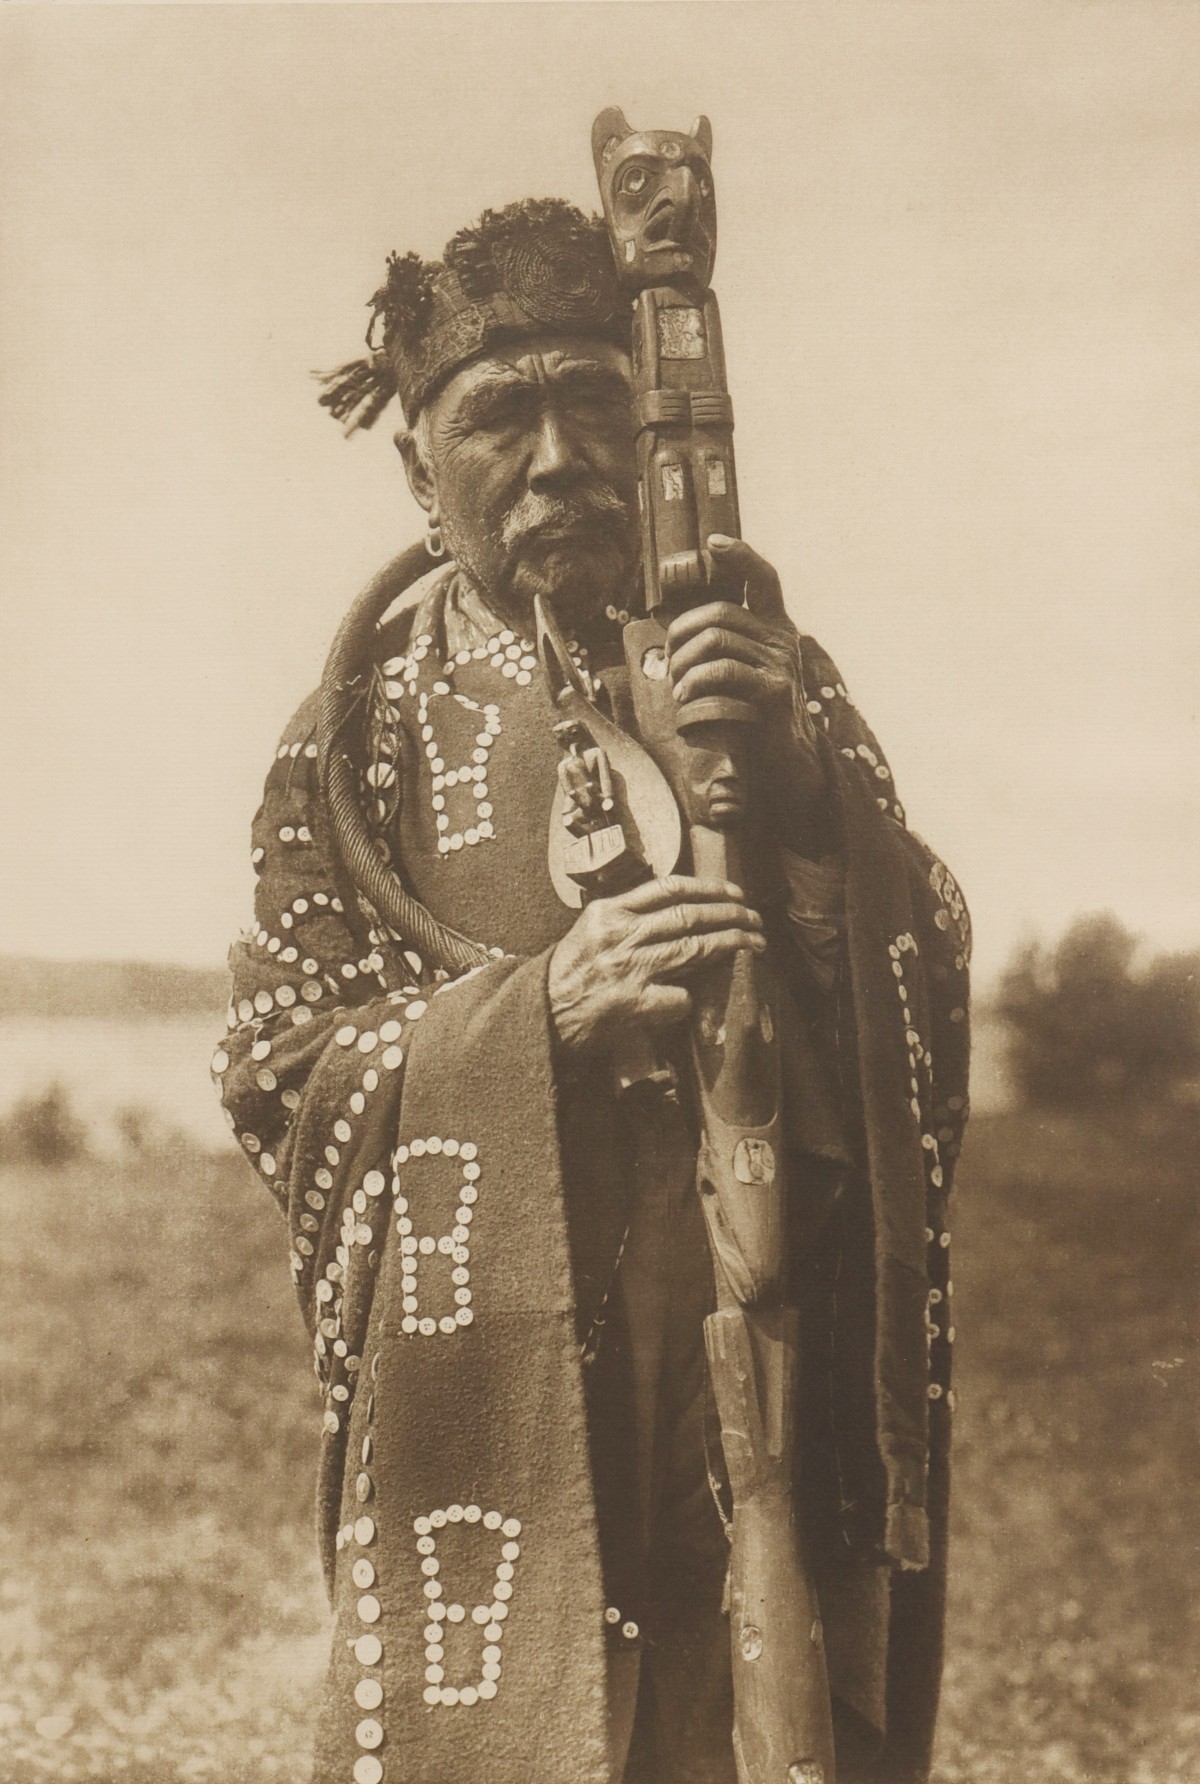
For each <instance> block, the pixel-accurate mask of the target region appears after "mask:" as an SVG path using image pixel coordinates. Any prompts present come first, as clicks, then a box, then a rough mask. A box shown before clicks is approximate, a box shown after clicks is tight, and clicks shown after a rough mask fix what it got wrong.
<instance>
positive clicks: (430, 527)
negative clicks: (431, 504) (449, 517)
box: [425, 520, 446, 558]
mask: <svg viewBox="0 0 1200 1784" xmlns="http://www.w3.org/2000/svg"><path fill="white" fill-rule="evenodd" d="M425 549H426V551H427V552H428V553H429V555H430V557H431V558H440V557H445V555H446V544H445V541H444V540H443V538H442V528H441V524H440V522H438V521H436V520H430V521H428V522H427V523H426V531H425Z"/></svg>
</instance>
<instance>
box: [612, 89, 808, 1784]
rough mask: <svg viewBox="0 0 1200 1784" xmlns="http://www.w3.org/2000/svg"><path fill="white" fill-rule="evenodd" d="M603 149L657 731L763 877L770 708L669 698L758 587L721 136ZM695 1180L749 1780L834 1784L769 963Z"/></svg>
mask: <svg viewBox="0 0 1200 1784" xmlns="http://www.w3.org/2000/svg"><path fill="white" fill-rule="evenodd" d="M592 151H593V156H594V159H595V164H596V173H597V177H598V179H599V183H600V193H601V198H602V201H603V205H604V214H605V219H606V221H607V223H608V227H609V235H610V239H611V241H612V247H613V255H614V259H615V262H616V267H617V273H618V277H619V278H620V280H621V282H622V284H623V285H624V286H625V288H626V290H627V291H628V292H629V293H630V296H631V299H632V302H633V384H634V404H635V421H636V426H637V429H638V466H639V474H640V491H639V493H640V501H641V516H642V546H643V564H644V575H645V591H646V608H647V612H648V615H649V617H648V618H646V619H644V620H634V621H631V622H630V623H629V624H628V625H627V626H626V627H625V630H624V643H625V654H626V659H627V662H628V665H629V671H630V683H631V689H632V694H633V700H634V707H635V711H636V714H637V719H638V726H639V730H640V731H641V734H642V737H643V739H644V741H645V743H646V746H647V748H648V749H649V751H650V753H651V755H652V756H653V757H654V758H655V760H656V761H657V763H658V765H659V767H660V768H661V769H662V771H663V773H664V775H665V776H666V779H667V780H668V782H669V783H670V785H671V788H672V790H673V792H674V794H675V797H676V799H677V800H678V801H679V804H680V807H681V808H682V810H683V812H684V813H685V815H686V817H687V820H688V838H689V844H690V854H691V865H692V870H693V871H694V872H695V873H697V874H701V875H704V876H706V877H713V878H717V879H726V880H731V881H733V882H734V883H736V884H738V885H741V886H746V875H747V870H748V867H749V865H750V864H749V863H748V862H747V861H746V860H745V858H744V849H743V831H742V827H743V821H744V818H745V815H746V809H747V803H748V800H749V799H750V798H751V797H752V796H753V789H752V788H750V787H749V785H748V782H747V770H748V751H747V747H746V746H747V736H748V726H749V725H751V724H752V723H753V722H754V721H755V717H756V715H755V712H754V709H753V707H751V706H750V705H748V704H747V703H746V702H744V701H741V700H736V699H727V698H703V699H698V700H693V701H689V702H688V703H687V705H686V708H685V710H684V711H683V712H682V713H680V709H679V706H678V703H677V702H676V701H675V700H674V698H673V697H672V693H671V683H670V678H669V674H668V663H667V651H666V629H667V626H668V625H669V624H670V621H671V619H672V618H673V617H674V615H675V614H676V613H679V612H681V611H683V610H684V609H686V608H688V607H691V606H695V605H697V604H699V603H700V602H704V601H711V600H734V601H737V600H740V599H741V590H740V589H728V588H725V587H723V586H722V584H721V581H720V576H719V572H718V570H717V567H716V564H715V562H714V560H713V557H712V554H711V553H710V552H709V551H708V550H707V549H706V541H707V539H708V538H709V536H710V535H711V534H713V533H724V534H727V535H729V536H731V537H735V538H736V537H739V536H740V526H739V516H738V501H737V475H736V470H735V466H734V455H733V408H732V404H731V402H730V397H729V392H728V389H727V388H726V382H725V358H724V351H723V348H722V342H721V319H720V312H719V310H718V307H717V300H716V298H715V297H714V296H713V293H712V290H711V289H710V286H709V280H710V278H711V276H712V269H713V261H714V258H715V254H716V238H717V221H716V200H715V197H714V191H713V179H712V167H711V155H712V131H711V128H710V126H709V122H708V119H707V118H703V117H701V118H698V119H697V121H696V123H695V124H694V125H693V127H692V129H691V131H689V132H687V133H686V134H685V133H683V132H679V131H669V130H646V131H634V130H632V129H631V128H630V126H629V124H628V123H627V122H626V120H625V118H624V116H623V114H622V113H621V112H620V111H618V110H616V109H615V108H610V109H609V110H607V111H603V112H601V113H600V115H599V117H598V118H597V119H596V122H595V124H594V125H593V128H592ZM692 989H693V1021H692V1058H693V1063H694V1069H695V1075H696V1085H697V1093H698V1097H697V1100H698V1103H699V1107H700V1113H701V1126H702V1132H701V1139H700V1152H699V1160H698V1166H697V1187H698V1190H699V1194H700V1198H701V1202H702V1205H703V1208H704V1212H705V1215H706V1219H707V1230H708V1235H709V1241H710V1245H711V1249H712V1253H713V1262H714V1270H715V1276H716V1288H717V1311H716V1312H715V1313H714V1314H713V1315H712V1316H711V1317H710V1319H709V1320H708V1322H707V1326H706V1331H705V1338H706V1344H707V1349H708V1356H709V1365H710V1371H711V1375H712V1382H713V1390H714V1395H715V1398H716V1402H717V1409H718V1412H719V1414H720V1419H721V1427H722V1441H723V1447H724V1452H725V1462H726V1468H727V1472H728V1475H729V1482H730V1489H731V1494H732V1501H733V1518H732V1532H731V1535H732V1553H731V1560H730V1606H731V1638H732V1653H733V1672H734V1689H735V1722H734V1749H735V1753H736V1756H737V1763H738V1774H739V1779H740V1784H833V1733H832V1722H831V1713H830V1702H829V1687H828V1681H827V1677H826V1669H825V1656H824V1648H823V1641H822V1634H821V1620H820V1610H819V1606H818V1602H817V1596H816V1589H815V1585H814V1582H813V1578H812V1571H811V1568H810V1565H809V1562H808V1557H807V1555H806V1552H805V1546H804V1539H803V1534H802V1531H801V1528H800V1524H799V1520H798V1513H797V1509H796V1493H795V1480H794V1478H793V1472H794V1454H793V1449H794V1443H793V1440H794V1407H795V1399H796V1381H797V1368H798V1360H799V1338H798V1318H797V1313H796V1310H795V1308H794V1307H791V1306H789V1305H788V1304H787V1298H786V1296H787V1285H786V1269H787V1254H786V1228H787V1222H786V1195H787V1185H786V1182H785V1173H784V1170H783V1154H782V1135H781V1120H780V1109H781V1079H780V1063H779V1046H778V1039H777V1035H776V1021H775V1013H774V990H773V973H772V968H771V962H770V956H769V954H768V955H767V956H759V957H756V956H755V955H753V954H752V953H750V952H749V951H748V950H747V951H745V952H743V953H741V954H738V955H736V956H735V957H734V959H733V960H732V962H731V963H728V964H724V965H719V966H715V967H713V968H711V969H710V970H709V971H708V972H707V973H706V974H705V975H704V977H703V978H702V979H701V980H699V981H698V982H697V983H696V984H695V985H694V986H693V987H692Z"/></svg>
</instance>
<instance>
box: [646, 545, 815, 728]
mask: <svg viewBox="0 0 1200 1784" xmlns="http://www.w3.org/2000/svg"><path fill="white" fill-rule="evenodd" d="M708 547H709V550H710V551H711V552H712V555H713V558H714V559H715V561H716V565H717V569H718V574H719V577H720V581H721V583H722V584H723V585H724V586H725V587H726V588H727V589H728V590H729V591H730V593H731V594H732V593H734V592H735V591H736V593H738V594H741V595H743V596H744V600H745V605H740V604H736V603H735V602H734V601H732V600H730V601H708V602H706V603H705V604H704V606H702V607H689V608H688V610H687V612H686V613H681V614H680V615H679V616H678V618H677V619H675V620H673V621H672V622H671V626H670V628H669V630H668V632H667V655H668V658H669V660H670V665H671V682H672V685H673V687H674V691H675V698H676V700H678V701H679V702H680V704H681V705H686V704H687V702H688V701H689V700H700V699H711V698H713V697H714V696H720V697H723V698H726V699H732V700H746V701H749V702H750V704H751V705H753V706H755V707H756V708H757V709H758V712H759V714H760V716H761V718H762V719H763V721H764V722H765V723H766V724H767V725H768V726H770V727H771V728H772V729H774V728H775V727H776V726H780V727H781V728H782V729H791V728H792V726H793V717H794V713H795V708H796V706H797V705H800V706H801V707H802V706H803V697H804V696H803V691H802V683H801V679H800V636H799V633H798V632H797V631H796V628H795V626H794V625H793V624H792V622H791V620H790V619H789V618H788V615H787V610H786V608H785V607H784V604H783V590H782V589H781V587H780V585H779V576H778V573H777V572H776V571H775V570H774V569H773V568H772V566H771V565H770V564H768V562H767V560H766V559H765V558H763V557H760V556H759V554H758V552H757V551H755V550H754V549H753V548H752V547H751V546H749V545H746V544H745V543H744V542H743V541H742V540H741V539H727V538H726V537H725V535H724V534H723V533H714V534H713V535H712V537H711V538H710V539H709V540H708ZM806 729H807V728H806Z"/></svg>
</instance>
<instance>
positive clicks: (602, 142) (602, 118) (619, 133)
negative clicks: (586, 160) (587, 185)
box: [592, 105, 633, 174]
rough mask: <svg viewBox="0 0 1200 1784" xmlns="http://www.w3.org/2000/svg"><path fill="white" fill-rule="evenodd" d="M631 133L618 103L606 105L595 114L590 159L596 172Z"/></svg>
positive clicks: (598, 171)
mask: <svg viewBox="0 0 1200 1784" xmlns="http://www.w3.org/2000/svg"><path fill="white" fill-rule="evenodd" d="M632 135H633V131H632V130H631V129H630V128H629V120H628V119H627V118H626V116H625V113H624V112H623V111H622V110H621V108H620V106H619V105H606V106H605V108H604V110H603V111H602V112H598V113H597V114H596V121H595V123H594V124H593V125H592V160H593V161H594V162H595V163H596V172H597V174H599V173H600V171H601V170H602V168H603V166H604V163H605V162H606V161H607V160H608V159H609V157H610V156H611V155H612V153H613V151H614V150H615V149H617V148H619V147H620V145H621V144H622V143H623V142H624V141H625V138H626V137H627V136H632Z"/></svg>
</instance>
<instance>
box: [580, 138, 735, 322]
mask: <svg viewBox="0 0 1200 1784" xmlns="http://www.w3.org/2000/svg"><path fill="white" fill-rule="evenodd" d="M592 157H593V159H594V161H595V163H596V177H597V179H598V180H599V182H600V197H601V199H602V201H603V204H604V216H605V220H606V222H607V223H608V227H609V232H610V234H611V235H612V239H613V251H614V254H615V255H616V261H617V275H618V277H619V278H620V280H621V282H622V284H624V285H626V286H627V287H628V288H629V289H631V290H634V291H640V290H641V289H642V288H643V287H644V286H646V285H692V286H695V287H696V288H698V289H700V290H704V289H706V288H707V286H708V283H709V281H710V279H711V278H712V269H713V261H714V260H715V258H716V253H717V201H716V198H715V196H714V194H713V177H712V166H711V161H712V126H711V125H710V123H709V121H708V119H707V118H705V117H699V118H697V119H696V122H695V123H694V124H693V125H692V128H691V130H690V131H687V132H684V131H681V130H632V129H631V128H630V126H629V124H628V123H627V122H626V119H625V114H624V112H622V111H620V110H619V109H618V108H617V107H616V106H615V105H612V106H609V107H608V108H607V109H606V110H605V111H602V112H601V113H600V115H599V117H598V118H597V119H596V122H595V123H594V124H593V125H592Z"/></svg>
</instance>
